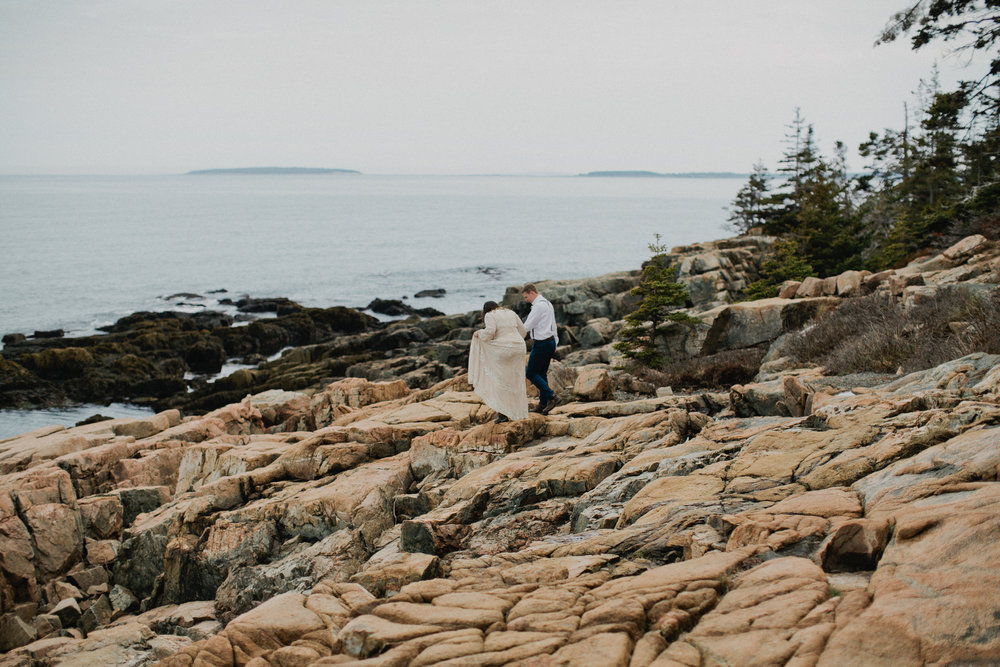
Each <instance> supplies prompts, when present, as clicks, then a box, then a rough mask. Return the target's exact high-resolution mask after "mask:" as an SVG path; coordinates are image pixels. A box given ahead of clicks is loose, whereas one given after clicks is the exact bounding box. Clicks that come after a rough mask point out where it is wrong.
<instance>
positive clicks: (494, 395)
mask: <svg viewBox="0 0 1000 667" xmlns="http://www.w3.org/2000/svg"><path fill="white" fill-rule="evenodd" d="M521 296H523V297H524V300H525V301H527V302H528V303H530V304H531V312H530V313H529V314H528V317H527V318H526V319H525V320H524V322H521V318H520V317H518V316H517V313H515V312H514V311H512V310H509V309H507V308H503V307H501V306H499V305H498V304H497V303H496V302H495V301H487V302H486V303H485V304H483V325H484V326H485V328H483V329H479V330H478V331H476V332H475V333H474V334H473V335H472V346H471V347H470V349H469V383H470V384H471V385H472V386H473V388H474V389H475V390H476V393H477V394H479V396H480V397H481V398H482V399H483V401H484V402H485V403H486V405H488V406H490V407H491V408H492V409H494V410H496V411H497V412H498V413H499V415H498V416H497V418H496V420H495V421H496V423H498V424H499V423H502V422H505V421H509V420H511V419H526V418H527V417H528V394H527V391H526V389H525V385H524V378H527V379H528V380H530V381H531V384H533V385H535V386H536V387H537V388H538V405H537V406H536V407H535V408H534V411H535V412H539V413H541V414H543V415H547V414H549V411H550V410H551V409H552V408H553V407H555V405H556V402H557V400H558V399H557V397H556V395H555V392H554V391H552V389H551V388H550V387H549V383H548V381H547V380H546V376H547V375H548V372H549V362H550V361H551V360H552V356H553V355H554V354H555V351H556V343H558V342H559V335H558V333H557V332H556V314H555V311H554V310H553V308H552V304H551V303H550V302H549V300H548V299H546V298H545V297H544V296H542V295H541V294H539V293H538V289H537V288H536V287H535V286H534V285H533V284H531V283H528V284H527V285H525V286H524V287H523V288H521ZM529 333H530V334H531V338H532V340H533V341H534V344H533V345H532V347H531V355H530V356H529V357H528V365H527V367H526V368H525V366H524V354H525V352H526V351H527V346H526V345H525V344H524V337H525V336H526V335H528V334H529Z"/></svg>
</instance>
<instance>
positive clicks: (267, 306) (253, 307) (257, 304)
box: [220, 297, 302, 316]
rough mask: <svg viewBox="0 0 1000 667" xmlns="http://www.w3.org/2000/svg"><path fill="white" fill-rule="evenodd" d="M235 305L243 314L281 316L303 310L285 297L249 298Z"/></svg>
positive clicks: (234, 303)
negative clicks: (272, 314)
mask: <svg viewBox="0 0 1000 667" xmlns="http://www.w3.org/2000/svg"><path fill="white" fill-rule="evenodd" d="M220 303H221V302H220ZM233 305H234V306H236V310H238V311H240V312H241V313H277V314H278V315H279V316H281V315H287V314H289V313H292V312H294V311H296V310H298V309H300V308H302V306H300V305H299V304H297V303H295V302H294V301H292V300H291V299H286V298H284V297H277V298H273V299H251V298H249V297H248V298H245V299H240V300H239V301H236V302H233Z"/></svg>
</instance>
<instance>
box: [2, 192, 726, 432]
mask: <svg viewBox="0 0 1000 667" xmlns="http://www.w3.org/2000/svg"><path fill="white" fill-rule="evenodd" d="M742 185H743V180H742V179H739V178H649V177H635V178H631V177H607V178H595V177H577V176H375V175H346V174H345V175H260V174H254V175H251V174H241V175H231V174H226V175H221V174H214V175H169V176H0V248H2V257H3V261H2V262H0V335H2V334H7V333H26V334H31V333H32V332H34V331H36V330H43V331H44V330H51V329H64V330H65V331H66V333H67V335H68V336H79V335H87V334H92V333H95V332H96V331H97V328H98V327H100V326H103V325H106V324H110V323H112V322H114V321H115V320H117V319H118V318H120V317H122V316H124V315H128V314H129V313H132V312H135V311H140V310H189V311H193V310H201V309H206V308H216V309H223V310H224V308H218V307H217V301H218V300H219V299H221V298H227V297H228V298H231V299H234V300H235V299H238V298H240V297H241V296H244V295H249V296H252V297H278V296H284V297H288V298H290V299H292V300H294V301H297V302H299V303H301V304H303V305H305V306H315V307H329V306H336V305H342V306H352V307H364V306H366V305H367V304H368V303H369V302H370V301H371V300H372V299H374V298H376V297H380V298H383V299H403V298H406V300H407V303H410V304H411V305H413V306H414V307H418V308H421V307H433V308H436V309H438V310H440V311H443V312H445V313H456V312H465V311H469V310H474V309H478V308H480V307H481V306H482V303H483V301H485V300H487V299H492V300H499V297H501V296H502V295H503V293H504V290H505V288H506V287H507V286H508V285H517V284H521V283H524V282H528V281H540V280H546V279H568V278H581V277H586V276H596V275H600V274H604V273H609V272H613V271H623V270H630V269H636V268H638V267H639V266H640V264H641V263H642V261H643V260H644V259H645V258H647V257H648V256H649V250H648V247H647V246H648V244H649V243H651V242H653V240H654V235H656V234H659V235H660V237H661V242H662V243H664V244H666V245H668V246H675V245H684V244H689V243H695V242H699V241H708V240H713V239H717V238H722V237H725V236H729V235H730V232H729V231H728V230H727V229H726V218H727V212H726V211H725V207H726V206H727V205H728V204H729V202H730V201H731V200H732V198H733V197H734V196H735V194H736V191H737V190H738V189H739V188H740V187H741V186H742ZM427 289H444V290H445V291H446V293H445V296H444V297H442V298H421V299H416V298H414V294H415V293H416V292H419V291H421V290H427ZM181 293H184V294H188V295H197V298H196V297H194V296H188V297H180V298H174V299H168V298H167V297H170V296H173V295H176V294H181ZM178 304H185V305H178ZM136 410H137V408H135V407H134V406H125V405H121V406H109V407H104V406H79V407H72V408H69V409H68V410H63V411H61V412H60V413H59V414H58V415H57V414H56V413H54V412H51V411H50V412H43V411H11V410H7V411H0V438H4V437H8V436H10V435H14V434H16V433H21V432H24V431H26V430H30V429H33V428H36V427H39V426H42V425H46V424H50V423H57V424H64V425H72V424H73V423H75V421H76V420H79V419H83V418H85V417H87V416H89V415H92V414H94V413H95V412H101V413H102V414H108V415H112V416H114V415H115V414H116V413H121V416H134V414H135V411H136ZM63 413H65V414H63ZM81 415H82V416H81Z"/></svg>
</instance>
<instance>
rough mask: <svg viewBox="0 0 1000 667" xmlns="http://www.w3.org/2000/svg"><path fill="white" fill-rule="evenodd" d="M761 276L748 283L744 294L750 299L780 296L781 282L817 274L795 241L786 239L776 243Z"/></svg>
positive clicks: (762, 267) (761, 270) (761, 271)
mask: <svg viewBox="0 0 1000 667" xmlns="http://www.w3.org/2000/svg"><path fill="white" fill-rule="evenodd" d="M760 274H761V275H760V278H759V279H758V280H755V281H754V282H752V283H750V284H749V285H747V288H746V290H745V291H744V293H743V295H744V297H745V298H746V299H747V300H748V301H754V300H756V299H769V298H771V297H774V296H778V290H779V289H780V288H781V283H783V282H785V281H786V280H802V279H803V278H807V277H809V276H811V275H815V272H814V271H813V267H812V266H810V265H809V262H807V261H806V260H804V259H803V258H802V256H801V254H800V253H799V248H798V245H797V244H796V243H795V241H792V240H790V239H785V240H782V241H778V242H777V243H775V244H774V255H773V256H772V257H771V258H770V259H768V260H767V261H766V262H764V264H763V265H762V266H761V269H760Z"/></svg>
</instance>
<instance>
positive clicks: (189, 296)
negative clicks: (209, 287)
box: [163, 292, 205, 301]
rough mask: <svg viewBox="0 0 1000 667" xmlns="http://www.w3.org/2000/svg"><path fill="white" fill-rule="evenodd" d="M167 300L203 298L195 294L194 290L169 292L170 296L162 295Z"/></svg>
mask: <svg viewBox="0 0 1000 667" xmlns="http://www.w3.org/2000/svg"><path fill="white" fill-rule="evenodd" d="M163 298H164V299H166V300H167V301H177V300H178V299H203V298H205V297H203V296H202V295H200V294H195V293H194V292H178V293H177V294H171V295H170V296H165V297H163Z"/></svg>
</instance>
